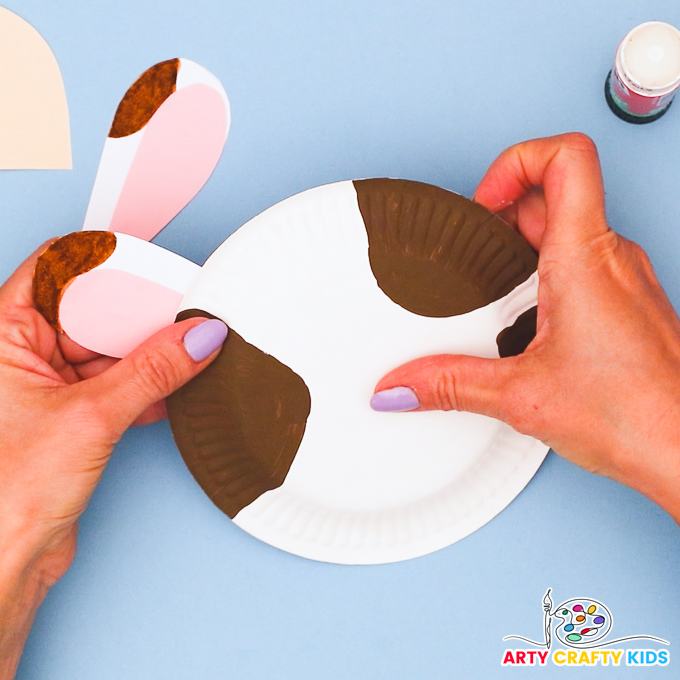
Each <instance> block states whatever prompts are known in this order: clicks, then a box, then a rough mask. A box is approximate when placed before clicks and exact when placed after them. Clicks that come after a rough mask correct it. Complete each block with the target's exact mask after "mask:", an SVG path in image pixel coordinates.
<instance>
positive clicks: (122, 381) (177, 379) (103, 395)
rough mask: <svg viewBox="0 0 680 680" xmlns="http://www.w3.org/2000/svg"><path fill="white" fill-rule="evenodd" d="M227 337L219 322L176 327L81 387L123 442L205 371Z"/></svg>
mask: <svg viewBox="0 0 680 680" xmlns="http://www.w3.org/2000/svg"><path fill="white" fill-rule="evenodd" d="M226 335H227V327H226V325H225V324H224V323H223V322H222V321H220V320H218V319H209V320H205V319H200V318H193V319H188V320H186V321H182V322H180V323H176V324H173V325H172V326H168V327H167V328H164V329H163V330H161V331H159V332H158V333H156V334H155V335H154V336H153V337H151V338H149V340H147V341H146V342H144V343H143V344H142V345H140V346H139V347H138V348H137V349H136V350H135V351H134V352H132V353H131V354H129V355H128V356H127V357H125V358H124V359H121V360H120V361H119V362H118V363H117V364H115V365H113V366H111V367H110V368H109V369H108V370H106V371H104V372H103V373H101V374H100V375H98V376H96V377H93V378H91V379H90V380H86V381H85V382H82V383H80V386H79V387H81V389H82V390H83V391H84V392H85V395H84V398H86V399H88V400H91V403H92V404H93V406H94V408H95V409H96V410H97V412H98V413H99V414H100V415H101V416H102V417H103V419H104V424H105V426H106V427H108V428H109V431H110V432H112V433H113V434H114V435H115V436H120V435H122V433H123V432H124V431H125V430H126V429H127V428H128V427H129V426H130V425H131V424H132V423H133V422H134V421H135V420H136V419H137V418H139V416H140V415H141V414H142V413H143V412H144V411H146V409H148V408H149V407H150V406H152V405H153V404H155V403H156V402H159V401H161V400H162V399H164V398H165V397H167V396H168V395H169V394H171V393H172V392H174V391H175V390H176V389H178V388H179V387H181V386H182V385H184V383H186V382H188V381H189V380H190V379H191V378H193V377H194V376H195V375H196V374H197V373H199V372H200V371H201V370H202V369H204V368H205V367H206V366H207V365H208V364H209V363H210V362H211V361H212V360H213V359H214V358H215V357H216V356H217V350H219V348H220V347H221V346H222V343H223V342H224V339H225V338H226Z"/></svg>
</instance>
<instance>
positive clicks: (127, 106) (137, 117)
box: [109, 58, 180, 138]
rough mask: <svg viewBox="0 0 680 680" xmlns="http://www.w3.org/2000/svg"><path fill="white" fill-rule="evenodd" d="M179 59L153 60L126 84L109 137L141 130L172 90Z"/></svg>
mask: <svg viewBox="0 0 680 680" xmlns="http://www.w3.org/2000/svg"><path fill="white" fill-rule="evenodd" d="M179 66H180V60H179V59H178V58H174V59H167V60H166V61H161V62H159V63H158V64H154V65H153V66H151V67H150V68H148V69H147V70H146V71H144V73H142V75H141V76H139V78H137V80H135V82H134V83H132V85H130V87H129V88H128V91H127V92H126V93H125V95H124V96H123V98H122V99H121V101H120V104H118V108H117V109H116V114H115V116H114V117H113V123H111V129H110V130H109V137H113V138H116V137H127V136H128V135H131V134H134V133H135V132H138V131H139V130H141V129H142V128H143V127H144V126H145V125H146V124H147V123H148V122H149V120H150V119H151V116H153V114H154V113H156V111H157V110H158V108H159V107H160V105H161V104H162V103H163V102H164V101H165V100H166V99H167V98H168V97H169V96H170V95H171V94H172V93H173V92H174V91H175V87H176V84H177V74H178V72H179Z"/></svg>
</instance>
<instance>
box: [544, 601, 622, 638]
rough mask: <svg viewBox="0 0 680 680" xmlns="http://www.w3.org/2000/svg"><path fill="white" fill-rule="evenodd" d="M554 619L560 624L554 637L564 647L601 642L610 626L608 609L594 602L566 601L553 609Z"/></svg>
mask: <svg viewBox="0 0 680 680" xmlns="http://www.w3.org/2000/svg"><path fill="white" fill-rule="evenodd" d="M555 618H556V619H557V620H559V621H561V623H558V624H557V625H556V627H555V635H556V636H557V638H558V639H559V640H560V642H562V644H564V645H566V646H569V645H571V646H574V647H578V646H580V645H583V644H588V645H590V644H591V643H595V642H597V641H599V640H602V639H603V638H604V637H605V636H606V635H607V633H609V630H610V629H611V626H612V615H611V612H610V611H609V609H607V607H605V605H603V604H602V603H601V602H597V601H596V600H583V599H576V600H568V601H567V602H563V603H562V604H560V605H559V606H558V607H557V608H556V609H555Z"/></svg>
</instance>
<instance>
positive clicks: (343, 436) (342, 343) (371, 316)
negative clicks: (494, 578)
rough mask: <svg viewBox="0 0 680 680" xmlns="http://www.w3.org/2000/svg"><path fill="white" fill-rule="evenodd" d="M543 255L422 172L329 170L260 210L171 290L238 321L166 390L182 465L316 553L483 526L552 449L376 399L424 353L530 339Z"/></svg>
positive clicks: (385, 546) (239, 517) (408, 546)
mask: <svg viewBox="0 0 680 680" xmlns="http://www.w3.org/2000/svg"><path fill="white" fill-rule="evenodd" d="M536 263H537V260H536V255H535V254H534V252H533V251H532V250H531V248H530V247H529V246H528V245H527V244H526V243H525V242H524V241H523V240H522V239H521V237H519V236H518V235H517V234H516V233H515V232H514V231H513V230H512V229H511V228H510V227H508V226H507V225H506V224H505V223H504V222H502V221H501V220H500V219H499V218H497V217H495V216H494V215H492V214H491V213H489V212H488V211H486V210H485V209H484V208H482V207H481V206H478V205H476V204H474V203H472V202H471V201H469V200H467V199H465V198H463V197H461V196H458V195H457V194H453V193H451V192H448V191H445V190H443V189H439V188H437V187H432V186H430V185H425V184H420V183H417V182H409V181H404V180H360V181H355V182H351V181H346V182H340V183H337V184H331V185H327V186H322V187H319V188H316V189H311V190H309V191H306V192H303V193H301V194H298V195H296V196H293V197H292V198H290V199H287V200H285V201H283V202H282V203H279V204H277V205H275V206H273V207H272V208H270V209H269V210H266V211H265V212H264V213H262V214H260V215H259V216H257V217H256V218H254V219H253V220H251V221H250V222H248V223H247V224H245V225H244V226H243V227H241V228H240V229H239V230H238V231H237V232H236V233H235V234H233V235H232V236H231V237H229V238H228V239H227V241H226V242H225V243H223V244H222V246H220V248H218V249H217V251H215V253H214V254H213V255H212V256H211V257H210V258H209V259H208V261H207V262H206V264H205V265H204V266H203V269H202V271H201V273H200V274H199V275H198V277H197V279H196V281H195V282H194V284H193V285H192V287H191V288H190V290H189V292H188V294H187V295H186V297H185V299H184V301H183V303H182V310H183V311H182V313H181V316H182V317H186V316H191V315H202V316H209V315H212V316H216V317H219V318H221V319H223V320H224V321H225V322H226V323H227V324H228V325H229V328H230V334H229V337H228V339H227V341H226V343H225V345H224V348H223V350H222V352H221V354H220V356H219V357H218V359H217V360H216V361H215V362H214V363H213V364H212V365H211V366H210V367H208V369H207V370H206V371H204V372H203V373H202V374H201V375H199V376H198V377H197V378H195V379H194V380H192V381H191V382H190V383H189V384H188V385H186V386H185V387H184V388H182V389H181V390H179V391H178V392H177V393H175V394H174V395H173V396H172V397H171V398H170V399H169V403H168V409H169V414H170V423H171V426H172V430H173V434H174V436H175V439H176V442H177V444H178V447H179V449H180V451H181V453H182V455H183V457H184V459H185V461H186V463H187V465H188V467H189V469H190V470H191V472H192V474H193V475H194V476H195V478H196V479H197V481H198V483H199V484H200V485H201V487H202V488H203V489H204V490H205V492H206V493H207V494H208V496H209V497H210V498H211V499H212V500H213V502H214V503H215V504H216V505H217V506H218V507H220V508H221V509H222V510H223V511H224V512H226V513H227V514H228V515H229V516H230V517H231V518H232V519H233V521H234V522H235V523H236V524H237V525H238V526H240V527H241V528H242V529H244V530H245V531H247V532H249V533H250V534H252V535H253V536H255V537H257V538H259V539H261V540H263V541H265V542H267V543H269V544H271V545H273V546H276V547H277V548H280V549H282V550H286V551H288V552H291V553H294V554H296V555H300V556H303V557H307V558H310V559H314V560H321V561H326V562H336V563H342V564H378V563H385V562H394V561H399V560H405V559H409V558H412V557H417V556H419V555H424V554H427V553H430V552H432V551H435V550H438V549H440V548H443V547H445V546H448V545H450V544H451V543H454V542H455V541H457V540H459V539H461V538H463V537H464V536H466V535H468V534H470V533H471V532H473V531H475V530H476V529H478V528H479V527H481V526H482V525H484V524H485V523H486V522H488V521H489V520H490V519H492V518H493V517H494V516H495V515H497V514H498V513H499V512H500V511H501V510H503V509H504V508H505V507H506V506H507V505H508V504H509V503H510V502H511V501H512V500H513V498H515V497H516V496H517V494H519V493H520V491H521V490H522V489H523V488H524V486H525V485H526V484H527V483H528V482H529V480H530V479H531V477H532V476H533V475H534V473H535V472H536V470H537V469H538V467H539V466H540V464H541V462H542V461H543V459H544V457H545V455H546V453H547V450H548V448H547V447H546V446H545V445H543V444H542V443H540V442H538V441H536V440H534V439H532V438H530V437H527V436H524V435H520V434H518V433H517V432H516V431H514V430H513V429H512V428H510V427H509V426H507V425H505V424H504V423H501V422H499V421H497V420H494V419H491V418H487V417H484V416H479V415H475V414H469V413H452V412H449V413H442V412H427V413H426V412H423V413H420V412H415V413H377V412H374V411H372V410H371V408H370V406H369V401H370V398H371V396H372V394H373V389H374V387H375V384H376V383H377V381H378V379H379V378H381V377H382V376H383V375H384V374H385V373H387V372H388V371H389V370H391V369H393V368H395V367H396V366H398V365H400V364H402V363H404V362H406V361H409V360H411V359H415V358H417V357H420V356H424V355H429V354H440V353H464V354H474V355H477V356H483V357H498V356H499V353H500V354H501V355H507V354H513V353H518V352H520V351H522V349H523V348H524V347H525V346H526V344H527V343H528V342H529V340H530V339H531V337H532V333H533V332H535V305H536V294H537V286H538V279H537V274H536V271H535V270H536Z"/></svg>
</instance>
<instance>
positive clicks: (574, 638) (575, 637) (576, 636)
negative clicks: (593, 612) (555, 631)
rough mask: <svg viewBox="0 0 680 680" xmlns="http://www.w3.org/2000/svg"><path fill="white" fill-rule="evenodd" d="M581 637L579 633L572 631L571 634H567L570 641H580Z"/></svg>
mask: <svg viewBox="0 0 680 680" xmlns="http://www.w3.org/2000/svg"><path fill="white" fill-rule="evenodd" d="M580 639H581V636H580V635H579V634H578V633H572V634H571V635H567V640H569V641H570V642H579V641H580Z"/></svg>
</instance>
